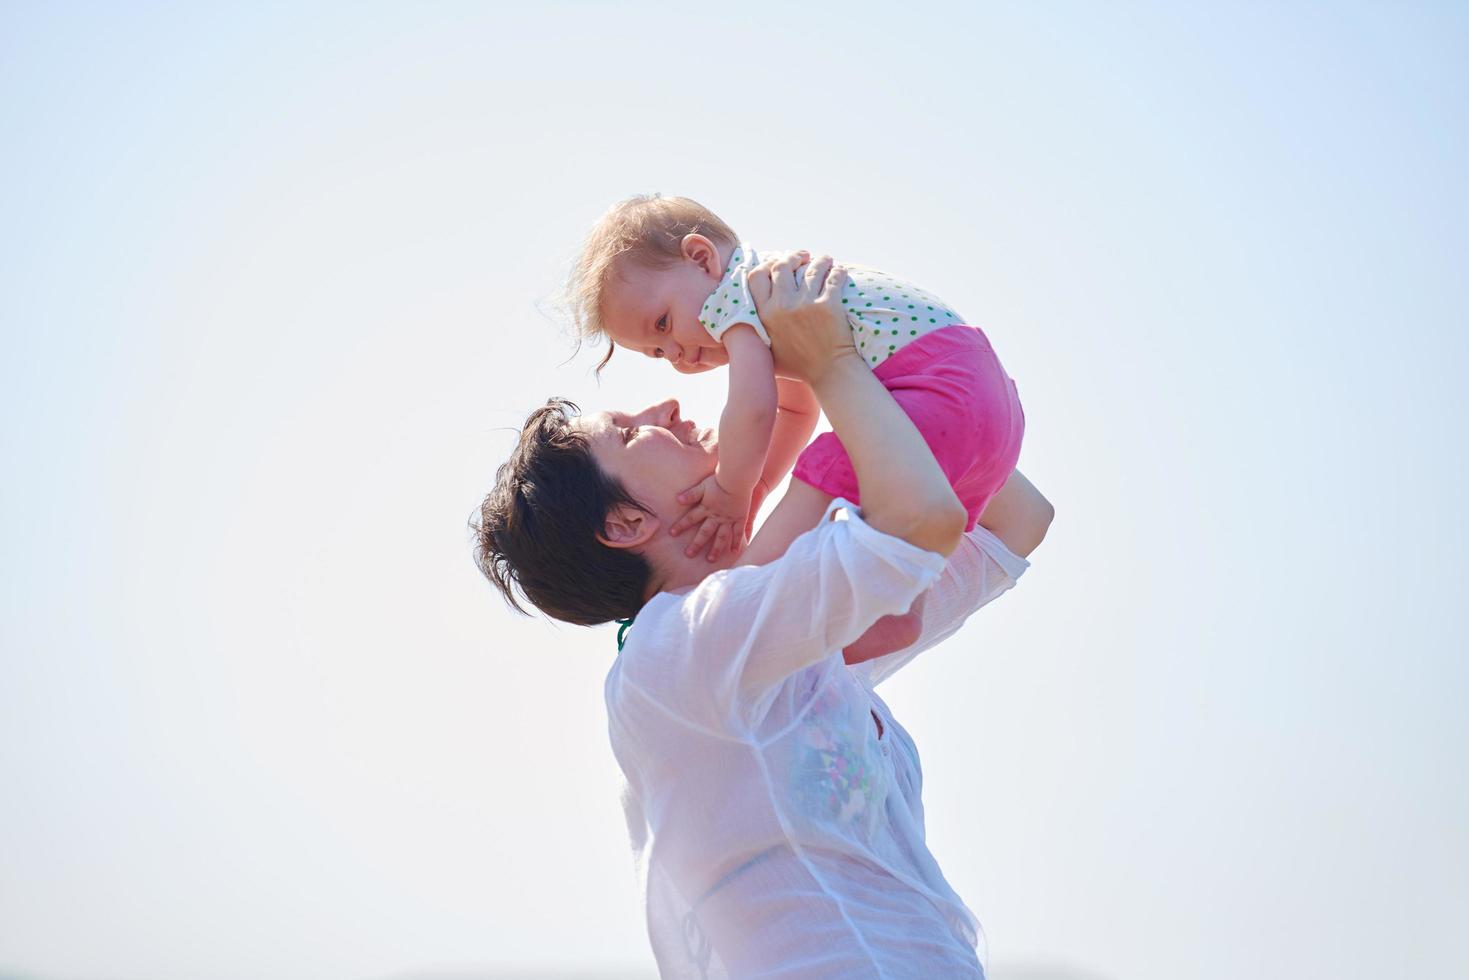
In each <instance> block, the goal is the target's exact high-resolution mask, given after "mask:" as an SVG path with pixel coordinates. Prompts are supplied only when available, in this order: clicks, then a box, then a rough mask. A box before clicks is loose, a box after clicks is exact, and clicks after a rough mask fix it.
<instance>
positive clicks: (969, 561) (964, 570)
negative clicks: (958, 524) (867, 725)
mask: <svg viewBox="0 0 1469 980" xmlns="http://www.w3.org/2000/svg"><path fill="white" fill-rule="evenodd" d="M1029 567H1030V562H1028V561H1026V560H1025V559H1024V558H1021V557H1020V556H1019V555H1017V554H1015V553H1014V552H1013V551H1011V550H1010V549H1009V548H1007V547H1006V546H1005V543H1004V542H1003V541H1001V540H1000V539H999V538H997V537H995V535H994V534H992V533H991V532H990V531H988V530H986V529H985V528H982V527H976V528H975V529H974V530H973V531H970V532H969V533H968V534H966V535H964V537H963V538H962V539H961V540H960V542H959V547H958V548H956V549H954V553H953V554H952V555H950V556H949V563H948V565H947V566H946V567H945V568H944V572H943V575H942V576H941V577H940V578H939V580H938V582H936V583H935V584H934V586H933V589H932V590H930V592H929V593H928V597H927V599H926V600H925V602H924V607H923V632H922V633H921V634H919V637H918V641H917V642H916V643H914V644H913V645H912V646H909V647H905V648H903V649H902V650H897V651H894V652H893V653H889V654H887V655H886V656H882V657H877V658H874V659H872V660H868V661H865V662H863V663H860V664H856V665H855V666H853V667H851V668H849V669H850V670H851V671H852V672H853V673H855V674H857V675H858V676H860V677H863V678H865V679H866V681H867V683H868V684H869V685H871V686H876V685H877V684H880V683H882V682H883V681H884V680H886V679H887V678H889V677H891V676H892V675H893V674H894V673H895V672H897V671H898V670H900V669H902V668H903V667H905V666H907V665H908V663H909V662H910V661H911V660H912V659H913V658H914V657H916V656H918V655H919V654H920V653H922V652H924V651H925V650H928V649H930V648H932V647H935V646H937V645H938V644H939V643H942V642H943V641H944V640H947V639H948V638H949V637H951V636H953V635H954V634H955V633H957V632H958V631H959V627H961V626H963V625H964V622H965V621H966V620H967V619H969V617H970V616H971V615H973V614H974V613H975V612H977V611H978V610H979V609H980V608H982V607H983V606H986V605H988V604H989V603H990V602H992V601H994V600H995V599H997V598H999V597H1000V596H1001V595H1003V594H1004V593H1006V592H1008V591H1009V590H1010V589H1012V588H1013V587H1014V586H1015V582H1016V581H1017V580H1018V579H1019V578H1020V576H1021V575H1023V574H1024V573H1025V570H1026V569H1027V568H1029Z"/></svg>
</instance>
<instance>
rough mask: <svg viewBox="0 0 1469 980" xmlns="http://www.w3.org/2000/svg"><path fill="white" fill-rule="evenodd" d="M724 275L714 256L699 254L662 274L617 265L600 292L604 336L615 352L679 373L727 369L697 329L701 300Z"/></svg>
mask: <svg viewBox="0 0 1469 980" xmlns="http://www.w3.org/2000/svg"><path fill="white" fill-rule="evenodd" d="M711 270H713V271H711ZM723 275H724V264H723V262H722V261H720V258H719V255H718V253H717V252H713V253H712V254H706V251H705V250H702V249H700V250H696V251H695V255H694V256H693V257H685V258H683V259H681V260H680V261H679V263H678V264H677V265H675V266H672V267H671V268H666V269H649V268H645V267H643V266H641V265H638V264H637V263H635V262H624V261H621V260H619V261H618V263H617V265H616V266H614V267H613V270H612V275H611V277H610V278H609V279H608V282H607V287H606V288H605V289H604V290H603V292H602V323H603V325H604V326H605V327H606V329H607V334H608V336H610V337H611V338H612V342H613V343H614V344H616V345H617V346H619V347H626V348H627V349H628V350H633V351H637V352H638V353H640V354H645V355H647V356H648V357H660V358H663V359H664V360H666V361H668V363H669V364H671V365H673V369H674V370H675V371H679V372H681V373H683V374H698V373H699V372H701V371H708V370H709V369H711V368H716V367H722V366H723V365H725V364H728V363H729V357H728V356H727V355H726V354H725V351H724V348H723V347H721V346H720V345H719V344H717V343H715V342H714V340H713V339H712V338H711V337H710V336H709V334H707V333H706V332H705V331H704V328H703V327H702V326H700V325H699V314H700V312H702V310H703V309H704V301H705V300H707V299H708V298H709V294H710V293H712V292H713V291H714V287H716V286H718V285H719V280H720V279H721V278H723Z"/></svg>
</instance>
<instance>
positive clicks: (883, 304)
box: [699, 245, 965, 367]
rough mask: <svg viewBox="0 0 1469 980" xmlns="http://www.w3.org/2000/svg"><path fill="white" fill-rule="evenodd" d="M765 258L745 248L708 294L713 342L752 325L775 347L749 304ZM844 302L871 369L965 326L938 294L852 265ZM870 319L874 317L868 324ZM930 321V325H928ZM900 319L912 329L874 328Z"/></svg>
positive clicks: (705, 315) (703, 321)
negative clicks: (751, 282) (750, 282)
mask: <svg viewBox="0 0 1469 980" xmlns="http://www.w3.org/2000/svg"><path fill="white" fill-rule="evenodd" d="M763 258H764V255H763V254H762V253H761V252H759V251H757V250H756V249H754V248H751V247H750V246H749V245H740V246H739V247H737V248H736V249H735V250H734V253H733V254H732V255H730V258H729V265H728V266H727V267H726V268H725V272H724V278H723V279H722V280H721V281H720V283H719V285H718V286H716V287H715V288H714V291H713V292H711V293H710V294H709V298H708V300H707V301H706V302H705V303H704V309H703V312H702V313H701V314H700V319H699V324H700V325H701V326H702V327H703V328H704V329H705V330H706V331H707V332H708V334H709V336H710V337H712V338H714V340H716V341H717V340H719V339H720V338H721V337H722V336H724V332H725V331H726V330H728V329H729V328H730V327H732V326H734V325H736V324H739V323H748V324H750V325H751V326H753V327H754V328H755V332H756V333H758V334H759V335H760V339H761V340H763V341H765V343H766V344H769V343H770V335H769V334H767V333H766V332H765V325H764V324H762V323H761V322H760V318H759V317H758V316H756V315H755V310H754V307H753V305H752V304H751V303H748V302H746V301H745V295H746V292H745V278H746V276H747V274H748V273H749V271H750V270H751V269H753V268H754V267H755V266H756V265H758V264H759V263H760V262H761V260H762V259H763ZM842 304H843V305H845V306H846V307H847V308H848V310H849V312H848V313H847V323H848V325H849V326H850V327H851V328H852V336H853V339H854V340H856V341H857V342H858V345H857V346H858V350H859V351H860V352H861V353H862V357H863V359H864V360H866V361H867V363H868V364H869V365H871V366H872V367H877V366H878V365H879V364H881V363H882V362H883V361H885V360H887V359H888V358H889V357H891V356H893V355H894V354H896V353H897V352H898V351H900V350H902V349H903V348H904V347H905V346H907V345H908V344H911V343H912V342H913V341H915V340H917V339H918V338H919V337H922V336H923V335H924V334H928V333H932V332H933V331H935V330H939V329H942V328H943V327H947V326H949V325H950V324H954V323H964V322H965V321H964V319H963V318H962V317H960V316H959V315H958V314H956V313H955V312H954V308H953V307H952V306H949V305H948V304H947V303H945V302H944V301H943V300H941V299H939V298H938V297H937V296H935V295H934V294H933V293H930V292H928V291H926V290H923V289H919V288H918V287H917V286H915V285H913V284H912V283H909V282H904V281H903V280H901V279H898V278H896V277H894V276H890V275H888V274H887V273H885V272H879V271H877V270H876V269H869V268H866V267H865V266H852V265H849V266H847V286H846V289H845V290H844V291H843V293H842ZM854 309H860V310H861V312H860V313H857V312H851V311H852V310H854ZM910 310H911V311H918V310H922V311H924V312H926V313H927V314H928V315H927V316H917V315H914V313H911V312H909V311H910ZM869 317H870V318H872V319H871V320H869V319H868V318H869ZM925 320H927V321H928V322H926V323H925V322H924V321H925ZM900 321H902V322H906V323H907V324H908V327H909V329H907V330H902V331H899V330H893V329H891V328H885V329H883V330H878V329H877V328H876V327H872V326H870V324H872V323H876V324H879V325H882V324H888V323H898V322H900ZM887 334H891V336H892V338H894V339H892V340H890V341H889V342H887V343H877V344H873V345H870V346H869V345H868V344H867V343H866V339H867V338H868V337H869V335H871V336H874V337H876V336H879V335H887Z"/></svg>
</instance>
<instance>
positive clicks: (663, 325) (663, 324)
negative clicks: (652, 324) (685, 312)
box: [658, 313, 668, 330]
mask: <svg viewBox="0 0 1469 980" xmlns="http://www.w3.org/2000/svg"><path fill="white" fill-rule="evenodd" d="M658 329H659V330H667V329H668V314H667V313H665V314H663V315H662V316H660V317H659V318H658Z"/></svg>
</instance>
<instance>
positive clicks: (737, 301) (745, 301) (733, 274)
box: [699, 245, 770, 347]
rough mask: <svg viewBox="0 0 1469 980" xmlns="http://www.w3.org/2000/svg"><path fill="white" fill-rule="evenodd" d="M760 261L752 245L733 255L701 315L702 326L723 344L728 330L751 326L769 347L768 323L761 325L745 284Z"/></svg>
mask: <svg viewBox="0 0 1469 980" xmlns="http://www.w3.org/2000/svg"><path fill="white" fill-rule="evenodd" d="M758 261H759V256H758V255H757V254H756V252H755V250H754V249H753V248H751V247H750V246H748V245H741V246H739V247H738V248H736V249H735V250H734V254H733V255H731V256H730V260H729V269H728V270H726V271H725V273H724V278H723V279H721V280H720V281H719V285H718V286H717V287H716V288H715V290H714V292H713V293H711V294H710V295H709V300H708V301H707V302H706V303H705V304H704V308H703V309H702V310H701V311H700V312H699V323H700V325H702V326H703V328H704V330H705V332H706V333H708V334H709V336H710V337H712V338H713V339H714V340H715V341H717V342H719V343H721V344H722V343H724V334H725V331H727V330H729V328H730V327H733V326H737V325H738V324H741V323H748V324H749V325H750V326H752V327H754V328H755V332H756V333H757V334H759V335H760V339H761V340H762V341H764V342H765V346H766V347H769V346H770V334H768V333H766V332H765V324H763V323H761V322H760V315H759V314H758V313H756V312H755V302H754V300H752V299H750V289H749V286H748V284H747V283H746V281H745V280H746V277H747V276H748V275H749V273H750V270H751V269H753V268H755V266H756V264H757V263H758Z"/></svg>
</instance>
